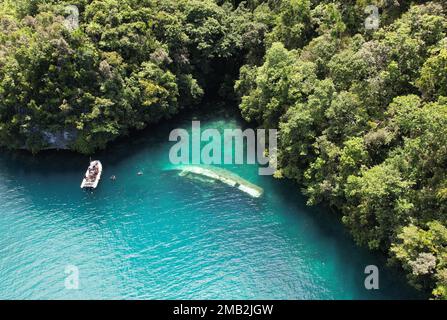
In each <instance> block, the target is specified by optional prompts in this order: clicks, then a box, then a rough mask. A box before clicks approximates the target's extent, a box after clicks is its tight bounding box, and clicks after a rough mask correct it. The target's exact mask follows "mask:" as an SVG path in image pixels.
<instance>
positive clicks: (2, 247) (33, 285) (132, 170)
mask: <svg viewBox="0 0 447 320" xmlns="http://www.w3.org/2000/svg"><path fill="white" fill-rule="evenodd" d="M190 120H191V119H189V121H182V120H178V121H177V122H174V123H173V124H172V122H171V125H170V126H168V125H166V126H162V127H157V128H154V129H152V130H147V131H145V132H144V133H140V134H138V135H137V136H136V137H134V138H127V139H123V140H122V141H120V142H117V143H114V144H113V145H111V146H110V148H109V149H108V150H106V151H103V152H100V153H98V154H97V155H96V157H95V158H99V159H101V161H102V163H103V165H104V168H105V171H104V175H103V177H104V179H103V181H102V182H101V184H100V187H99V189H98V190H96V191H95V192H94V193H89V192H84V191H81V190H80V189H79V185H80V182H81V179H82V176H83V173H84V172H85V169H86V166H87V165H88V157H85V156H81V155H75V154H71V153H65V152H63V153H57V152H49V153H45V154H41V155H39V156H37V157H32V156H30V155H28V154H26V153H10V152H6V151H4V150H3V151H1V154H0V298H1V299H54V298H57V299H80V298H85V299H93V298H95V299H121V298H124V299H407V298H419V297H420V296H418V295H417V293H416V292H415V291H414V290H412V289H410V288H409V287H408V286H407V285H406V284H405V282H404V281H403V280H402V278H400V277H399V276H398V275H397V274H395V273H394V272H393V270H390V269H387V268H386V267H385V266H384V260H383V258H382V257H379V256H376V255H372V254H371V253H369V252H367V251H365V250H362V249H359V248H357V247H356V246H355V245H354V244H353V243H352V241H351V239H350V237H349V236H348V235H347V234H346V233H345V232H344V229H343V227H342V226H341V224H340V223H339V222H338V219H337V217H335V216H334V215H333V214H331V213H328V212H324V210H323V209H320V210H318V209H310V208H308V207H306V206H305V199H304V198H303V197H301V196H300V195H299V193H298V192H297V189H298V188H297V186H295V185H294V184H292V183H289V182H287V181H276V180H274V179H272V178H270V177H260V176H258V171H257V167H255V166H248V165H246V166H228V167H226V168H227V169H229V170H231V171H232V172H234V173H236V174H238V175H240V176H241V177H243V178H244V179H247V180H248V181H250V182H252V183H255V184H257V185H259V186H261V187H262V188H264V190H265V193H264V195H263V197H261V198H259V199H255V198H251V197H250V196H248V195H246V194H244V193H241V192H240V191H238V190H237V189H233V188H230V187H228V186H225V185H223V184H219V183H209V182H207V181H203V180H200V179H189V178H185V177H180V176H179V175H178V172H176V171H171V170H170V169H172V168H171V166H170V164H169V158H168V155H169V148H170V146H171V145H172V144H171V143H169V142H168V135H169V132H170V130H171V129H172V128H179V127H180V128H190V127H191V122H190ZM203 125H204V126H208V127H218V128H228V127H238V126H239V125H240V124H239V122H238V121H237V120H235V119H234V118H231V117H230V118H225V117H224V116H222V117H220V116H216V117H215V118H214V119H209V120H207V121H205V122H204V123H203ZM138 171H143V172H144V175H143V176H137V172H138ZM111 175H116V176H117V181H115V182H112V181H110V180H108V177H110V176H111ZM370 264H375V265H378V266H379V267H380V270H381V278H380V287H381V289H380V290H378V291H373V292H371V291H367V290H365V289H364V285H363V283H364V277H365V275H364V274H363V271H364V268H365V266H367V265H370ZM67 265H75V266H77V267H78V268H79V271H80V274H79V276H80V289H79V290H67V289H65V286H64V280H65V277H66V274H65V273H64V271H65V267H66V266H67Z"/></svg>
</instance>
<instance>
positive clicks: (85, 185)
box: [81, 160, 102, 189]
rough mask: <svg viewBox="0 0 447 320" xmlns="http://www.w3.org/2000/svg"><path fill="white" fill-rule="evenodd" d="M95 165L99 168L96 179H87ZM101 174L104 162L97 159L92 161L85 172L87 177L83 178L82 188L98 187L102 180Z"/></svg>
mask: <svg viewBox="0 0 447 320" xmlns="http://www.w3.org/2000/svg"><path fill="white" fill-rule="evenodd" d="M93 166H96V167H97V168H98V173H97V175H96V176H95V179H94V180H89V179H87V177H88V176H89V174H90V168H92V167H93ZM101 175H102V164H101V162H100V161H98V160H96V161H92V162H91V163H90V167H89V168H88V169H87V171H86V173H85V177H84V179H83V180H82V183H81V189H96V188H97V187H98V184H99V181H100V180H101Z"/></svg>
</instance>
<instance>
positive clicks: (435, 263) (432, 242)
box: [391, 220, 447, 299]
mask: <svg viewBox="0 0 447 320" xmlns="http://www.w3.org/2000/svg"><path fill="white" fill-rule="evenodd" d="M398 239H399V240H398V242H397V243H396V244H394V245H393V246H392V247H391V252H392V253H393V255H394V259H395V260H396V261H399V262H400V263H401V264H402V266H403V267H404V268H405V269H406V270H407V271H408V277H409V280H410V281H411V283H412V284H414V285H415V286H416V287H419V288H427V287H428V288H434V289H433V296H434V297H435V298H437V299H447V278H446V275H447V274H446V270H447V264H446V260H447V228H446V227H445V226H444V225H443V224H442V223H440V222H439V221H436V220H435V221H431V222H429V223H427V224H426V225H425V226H424V227H423V228H419V227H417V226H415V225H414V224H410V225H408V226H405V227H404V228H402V230H401V232H400V233H399V234H398Z"/></svg>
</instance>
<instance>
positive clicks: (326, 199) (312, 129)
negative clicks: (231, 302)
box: [0, 0, 447, 299]
mask: <svg viewBox="0 0 447 320" xmlns="http://www.w3.org/2000/svg"><path fill="white" fill-rule="evenodd" d="M371 6H372V7H371ZM374 8H376V9H377V11H375V10H374ZM216 98H218V99H220V100H224V101H231V102H234V103H236V104H238V105H239V108H240V112H241V114H242V116H243V118H244V119H245V120H246V121H247V122H249V123H251V124H253V126H259V127H263V128H272V129H279V145H278V149H279V150H278V152H279V158H278V165H279V169H278V171H277V172H276V174H275V176H276V178H278V179H281V178H287V179H293V180H295V181H296V182H297V185H299V186H300V189H299V190H296V192H297V193H298V192H303V193H304V194H305V195H306V196H307V199H308V204H309V205H319V204H322V205H326V206H328V207H330V208H331V209H333V210H332V211H333V212H334V214H339V215H340V216H341V219H342V221H343V223H344V224H345V225H346V227H347V228H348V229H349V231H350V232H351V234H352V236H353V238H354V239H355V241H356V242H357V243H358V244H359V245H362V246H365V247H368V248H369V249H371V250H376V251H380V252H383V253H385V254H387V255H388V257H389V263H390V265H393V266H395V268H400V269H402V270H403V271H404V272H405V273H406V275H407V277H408V281H409V282H410V283H411V284H412V285H413V286H415V287H416V288H418V289H420V290H421V291H424V292H429V293H430V294H431V296H432V297H433V298H435V299H447V170H446V169H447V2H445V1H443V0H433V1H403V0H348V1H338V0H337V1H326V0H323V1H316V0H248V1H244V2H242V1H236V0H234V1H229V0H215V1H214V0H200V1H199V0H70V1H57V0H47V1H44V0H0V146H2V147H4V148H9V149H26V150H30V151H31V152H33V153H36V152H39V151H41V150H44V149H49V148H56V149H70V150H73V151H76V152H81V153H85V154H91V153H93V152H94V151H95V150H98V149H103V148H105V147H106V146H107V144H108V143H109V142H111V141H113V140H115V139H116V138H118V137H120V136H123V135H128V134H131V132H132V131H133V130H140V129H143V128H146V127H148V126H149V127H150V126H151V125H152V124H155V123H158V122H160V121H168V119H170V118H171V117H173V116H174V115H176V114H178V113H179V112H181V111H182V110H183V111H182V112H188V110H189V109H194V108H197V107H198V106H199V105H201V104H202V103H203V101H207V100H210V99H216Z"/></svg>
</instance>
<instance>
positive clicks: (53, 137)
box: [42, 129, 77, 150]
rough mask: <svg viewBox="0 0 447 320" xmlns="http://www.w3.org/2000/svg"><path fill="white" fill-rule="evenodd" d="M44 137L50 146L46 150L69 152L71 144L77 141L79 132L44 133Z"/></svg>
mask: <svg viewBox="0 0 447 320" xmlns="http://www.w3.org/2000/svg"><path fill="white" fill-rule="evenodd" d="M42 136H43V139H44V140H45V142H46V143H47V144H48V146H47V147H46V148H45V149H47V150H49V149H60V150H67V149H69V148H70V144H71V143H73V142H74V141H75V140H76V137H77V132H76V130H74V129H73V130H64V131H59V132H49V131H43V132H42Z"/></svg>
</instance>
